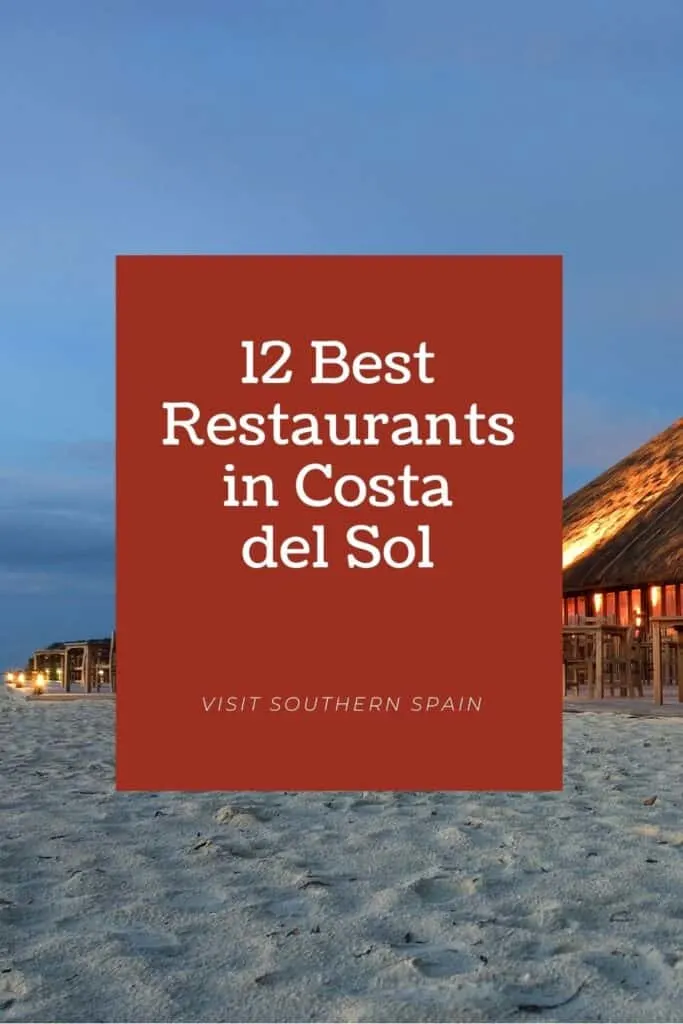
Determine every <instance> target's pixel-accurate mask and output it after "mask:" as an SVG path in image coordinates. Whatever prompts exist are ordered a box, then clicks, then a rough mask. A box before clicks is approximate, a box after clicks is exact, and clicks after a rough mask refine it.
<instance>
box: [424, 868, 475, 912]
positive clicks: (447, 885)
mask: <svg viewBox="0 0 683 1024" xmlns="http://www.w3.org/2000/svg"><path fill="white" fill-rule="evenodd" d="M478 889H479V879H478V878H462V879H455V878H449V877H448V876H446V875H435V876H434V877H433V878H420V879H419V880H418V881H417V882H415V884H414V886H413V891H414V892H415V893H416V894H417V895H418V896H419V897H420V899H421V900H422V902H423V903H428V904H430V905H431V906H439V905H441V904H446V903H451V902H452V901H453V900H456V899H458V897H460V896H463V895H471V894H472V893H474V892H477V891H478Z"/></svg>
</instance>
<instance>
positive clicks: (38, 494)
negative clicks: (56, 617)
mask: <svg viewBox="0 0 683 1024" xmlns="http://www.w3.org/2000/svg"><path fill="white" fill-rule="evenodd" d="M113 580H114V509H113V480H112V479H111V477H106V476H103V477H88V476H61V475H59V474H51V473H47V474H40V473H34V472H28V471H20V470H9V469H4V470H0V592H3V593H23V594H28V593H55V592H60V593H63V592H64V591H65V590H67V591H70V592H75V591H79V592H90V591H92V590H93V589H94V590H96V591H97V592H105V591H109V592H111V590H112V588H113Z"/></svg>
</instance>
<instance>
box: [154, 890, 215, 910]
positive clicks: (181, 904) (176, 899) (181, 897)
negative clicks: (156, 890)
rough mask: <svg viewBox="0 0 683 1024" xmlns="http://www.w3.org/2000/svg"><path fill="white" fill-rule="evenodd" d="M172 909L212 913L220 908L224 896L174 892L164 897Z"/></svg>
mask: <svg viewBox="0 0 683 1024" xmlns="http://www.w3.org/2000/svg"><path fill="white" fill-rule="evenodd" d="M166 899H167V901H168V904H169V906H171V907H173V909H174V910H181V911H185V912H186V913H198V914H212V913H216V912H217V911H219V910H222V909H223V907H224V906H225V898H221V897H219V896H211V895H208V894H207V893H204V892H176V893H173V894H172V895H171V896H167V897H166Z"/></svg>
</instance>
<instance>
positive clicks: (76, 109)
mask: <svg viewBox="0 0 683 1024" xmlns="http://www.w3.org/2000/svg"><path fill="white" fill-rule="evenodd" d="M682 53H683V4H682V3H681V2H680V0H649V2H643V0H571V2H564V3H559V2H557V3H552V2H548V0H515V2H511V0H280V2H274V0H183V2H178V0H2V2H1V3H0V96H1V98H2V114H3V116H2V137H1V141H0V150H1V153H2V160H1V162H0V182H1V184H2V188H1V189H0V311H1V313H0V324H1V329H2V334H1V341H0V371H1V381H2V403H1V405H0V430H1V438H2V445H1V448H0V664H5V665H6V664H11V663H16V662H23V661H24V660H25V658H26V656H27V654H28V653H29V652H30V651H31V650H32V649H33V648H35V647H36V646H39V645H43V644H47V643H49V642H51V641H53V640H56V639H60V638H78V637H82V636H85V635H102V634H106V633H107V632H108V631H109V630H110V628H111V626H112V620H113V591H114V576H113V571H114V558H113V460H112V433H113V404H114V395H113V385H114V375H113V367H114V343H113V323H114V313H113V272H114V256H115V254H116V253H118V252H126V253H131V252H139V253H142V252H156V253H181V252H183V253H200V252H216V253H219V252H243V253H250V252H251V253H258V252H301V253H312V252H321V253H356V252H357V253H401V252H414V253H451V252H462V253H548V252H550V253H562V254H563V255H564V257H565V352H566V355H565V456H566V466H565V488H566V490H567V491H570V490H573V489H575V488H576V487H577V486H579V485H580V484H582V483H584V482H585V481H586V480H588V479H589V478H591V477H592V476H594V475H595V474H597V473H598V472H600V471H601V470H603V469H605V468H606V467H607V466H608V465H610V464H611V463H613V462H614V461H616V460H617V459H619V458H620V457H621V456H623V455H625V454H627V453H628V452H629V451H630V450H631V449H632V448H634V447H635V446H637V445H638V444H640V443H641V442H643V441H645V440H646V439H648V438H649V437H650V436H651V435H653V434H654V433H656V432H657V431H659V430H660V429H662V428H664V427H666V426H667V425H668V424H669V423H670V422H672V421H673V420H674V419H676V418H677V417H678V416H680V415H681V413H683V408H682V403H681V366H682V363H683V287H682V284H681V282H682V280H683V274H682V271H683V255H682V248H681V239H682V238H683V200H682V195H683V190H682V188H681V167H683V130H682V129H683V114H682V109H683V107H682V104H681V98H682V97H683V61H682V60H681V54H682Z"/></svg>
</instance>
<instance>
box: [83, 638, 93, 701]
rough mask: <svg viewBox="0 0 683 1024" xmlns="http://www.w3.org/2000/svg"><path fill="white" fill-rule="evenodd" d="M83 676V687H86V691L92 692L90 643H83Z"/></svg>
mask: <svg viewBox="0 0 683 1024" xmlns="http://www.w3.org/2000/svg"><path fill="white" fill-rule="evenodd" d="M82 678H83V688H84V689H85V692H86V693H90V690H91V689H92V687H91V685H90V645H89V644H83V670H82Z"/></svg>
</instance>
